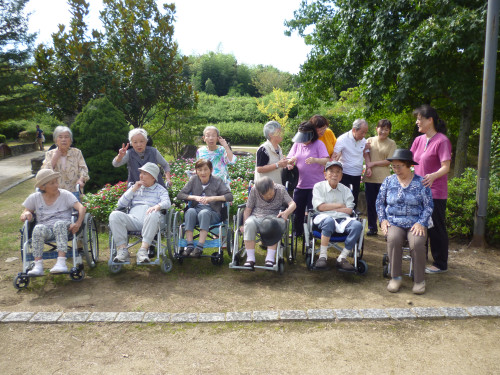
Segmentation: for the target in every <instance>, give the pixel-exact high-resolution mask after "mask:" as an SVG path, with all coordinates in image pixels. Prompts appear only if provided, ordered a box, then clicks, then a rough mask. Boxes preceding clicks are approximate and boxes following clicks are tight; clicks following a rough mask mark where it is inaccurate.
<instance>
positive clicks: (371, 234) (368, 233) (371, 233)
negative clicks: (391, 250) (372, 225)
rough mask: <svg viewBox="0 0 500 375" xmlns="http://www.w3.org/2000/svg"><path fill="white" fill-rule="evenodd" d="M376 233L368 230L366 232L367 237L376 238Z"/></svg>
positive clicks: (373, 230)
mask: <svg viewBox="0 0 500 375" xmlns="http://www.w3.org/2000/svg"><path fill="white" fill-rule="evenodd" d="M377 234H378V232H377V231H376V230H375V229H370V230H369V231H368V232H366V235H367V236H376V235H377Z"/></svg>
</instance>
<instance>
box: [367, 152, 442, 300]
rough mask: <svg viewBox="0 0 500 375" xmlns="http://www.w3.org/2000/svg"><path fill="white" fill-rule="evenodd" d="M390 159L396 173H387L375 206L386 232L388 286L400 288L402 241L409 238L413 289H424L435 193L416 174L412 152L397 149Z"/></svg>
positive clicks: (422, 291)
mask: <svg viewBox="0 0 500 375" xmlns="http://www.w3.org/2000/svg"><path fill="white" fill-rule="evenodd" d="M387 160H389V161H390V162H391V166H392V169H393V170H394V174H393V175H391V176H389V177H387V178H386V179H385V180H384V182H383V183H382V186H381V187H380V192H379V194H378V197H377V202H376V207H377V214H378V219H379V221H380V227H381V228H382V232H383V233H384V235H386V236H387V253H388V254H389V262H390V264H391V270H390V273H391V281H389V285H388V286H387V290H388V291H389V292H392V293H396V292H397V291H399V288H400V287H401V284H402V277H401V276H402V271H401V267H402V258H403V243H404V241H405V240H406V239H408V243H409V245H410V249H411V256H412V260H413V277H414V285H413V293H415V294H423V293H425V280H424V275H425V262H426V259H425V255H426V249H425V243H426V240H427V228H428V226H429V219H430V217H431V214H432V210H433V208H434V204H433V201H432V193H431V189H430V188H429V187H426V186H424V184H423V178H422V177H420V176H418V175H416V174H414V173H413V172H412V170H411V168H410V167H411V166H412V165H417V164H418V163H416V162H415V161H413V153H412V152H411V151H410V150H404V149H397V150H396V151H395V152H394V154H393V155H392V157H390V158H388V159H387Z"/></svg>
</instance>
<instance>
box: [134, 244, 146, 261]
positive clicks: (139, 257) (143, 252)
mask: <svg viewBox="0 0 500 375" xmlns="http://www.w3.org/2000/svg"><path fill="white" fill-rule="evenodd" d="M136 258H137V263H149V257H148V249H144V248H142V247H141V248H140V249H139V251H138V252H137V255H136Z"/></svg>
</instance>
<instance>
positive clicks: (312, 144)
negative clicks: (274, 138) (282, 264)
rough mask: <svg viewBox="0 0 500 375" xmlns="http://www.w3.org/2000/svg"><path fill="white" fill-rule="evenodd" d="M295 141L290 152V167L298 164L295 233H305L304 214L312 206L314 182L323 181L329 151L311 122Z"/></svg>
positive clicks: (301, 130) (301, 127)
mask: <svg viewBox="0 0 500 375" xmlns="http://www.w3.org/2000/svg"><path fill="white" fill-rule="evenodd" d="M292 141H293V142H294V144H293V146H292V148H291V150H290V153H289V154H288V159H289V160H288V162H289V164H288V168H289V169H292V168H293V165H294V164H296V165H297V169H298V170H299V181H298V183H297V187H296V189H295V190H294V192H293V200H294V201H295V203H296V204H297V209H296V210H295V220H294V226H295V234H296V235H297V237H298V236H301V235H302V234H303V233H304V216H305V212H306V209H311V208H312V193H313V187H314V184H316V183H317V182H320V181H323V180H324V179H325V176H324V174H323V169H324V165H325V164H326V163H327V162H328V160H329V157H328V152H327V151H326V146H325V144H324V143H323V142H321V141H319V140H318V133H317V132H316V129H315V128H314V126H313V125H312V124H311V123H310V122H307V121H306V122H303V123H301V124H300V125H299V130H298V132H297V133H296V134H295V136H294V137H293V139H292Z"/></svg>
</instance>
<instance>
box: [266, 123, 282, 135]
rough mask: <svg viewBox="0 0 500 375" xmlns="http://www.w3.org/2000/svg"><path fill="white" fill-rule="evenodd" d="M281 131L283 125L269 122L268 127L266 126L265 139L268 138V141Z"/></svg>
mask: <svg viewBox="0 0 500 375" xmlns="http://www.w3.org/2000/svg"><path fill="white" fill-rule="evenodd" d="M280 129H281V125H280V123H279V122H278V121H269V122H268V123H267V124H266V125H264V137H266V139H269V137H271V135H273V134H274V133H276V131H278V130H280Z"/></svg>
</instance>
